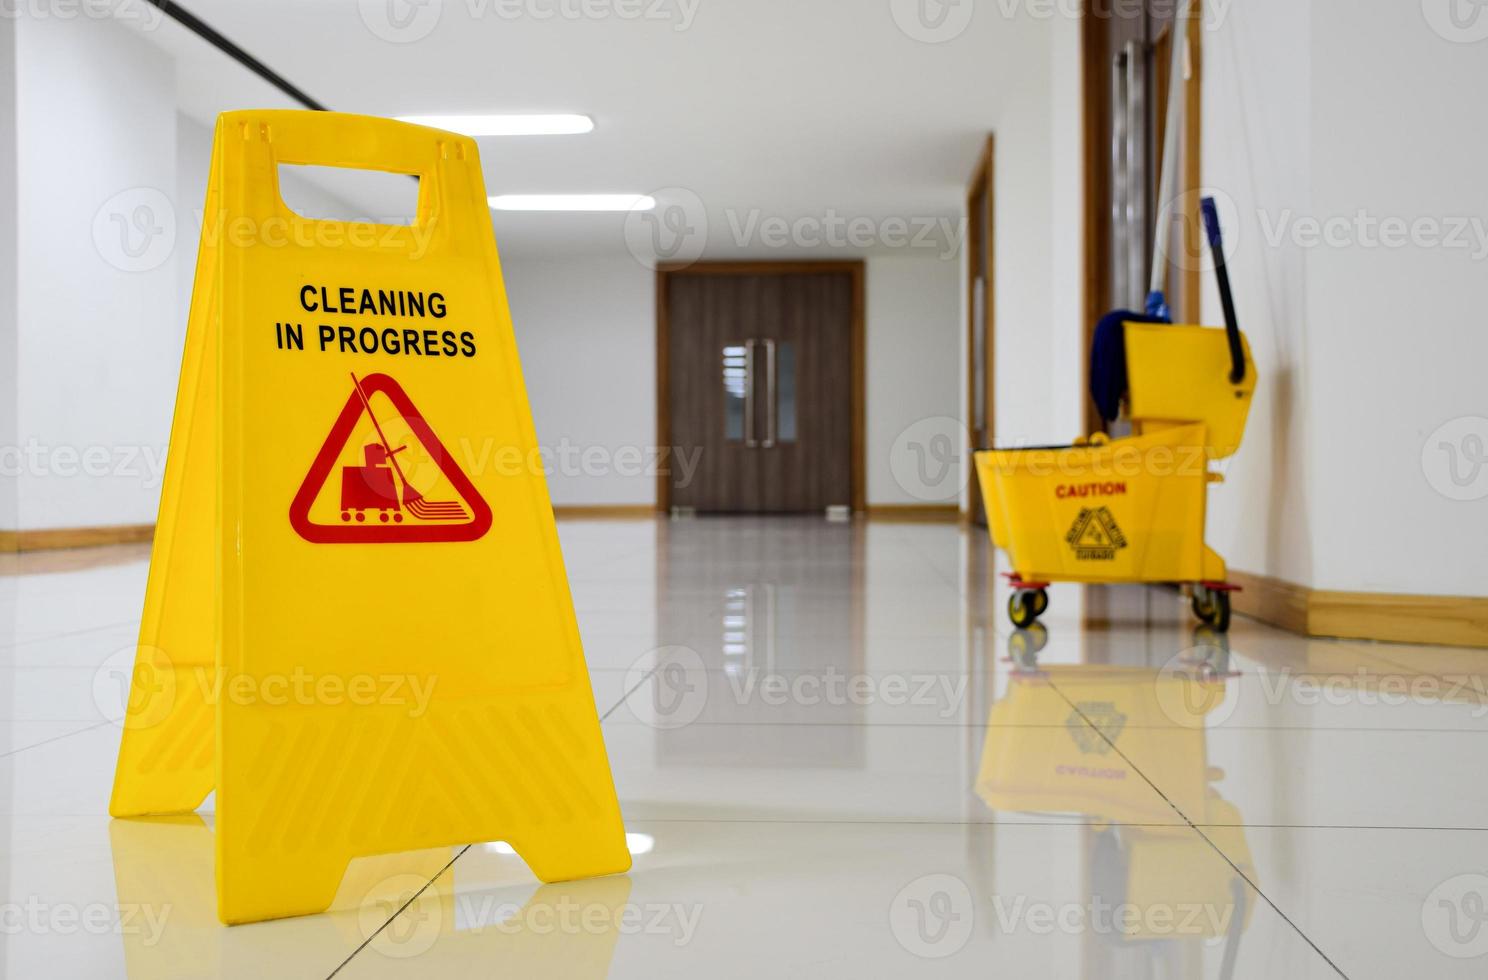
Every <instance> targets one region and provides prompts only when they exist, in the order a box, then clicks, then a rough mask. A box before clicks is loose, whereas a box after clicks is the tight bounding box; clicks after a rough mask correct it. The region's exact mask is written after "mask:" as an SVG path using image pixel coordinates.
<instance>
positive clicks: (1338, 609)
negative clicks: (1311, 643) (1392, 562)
mask: <svg viewBox="0 0 1488 980" xmlns="http://www.w3.org/2000/svg"><path fill="white" fill-rule="evenodd" d="M1229 578H1230V581H1232V582H1234V583H1235V584H1236V585H1239V586H1241V587H1242V588H1243V589H1244V591H1241V592H1236V593H1234V595H1233V597H1232V598H1231V602H1233V603H1234V607H1235V611H1236V612H1241V613H1244V614H1246V615H1247V616H1253V617H1255V618H1256V619H1259V620H1261V621H1262V622H1266V623H1271V624H1272V625H1274V626H1280V627H1281V628H1282V629H1287V630H1291V631H1293V632H1295V633H1301V634H1303V635H1305V636H1328V637H1337V638H1340V639H1348V640H1380V641H1385V642H1390V643H1427V644H1438V645H1443V646H1469V647H1488V598H1485V597H1478V596H1432V595H1394V594H1389V593H1383V592H1337V591H1332V590H1327V589H1312V588H1309V587H1307V586H1305V585H1297V584H1295V583H1293V582H1287V581H1284V580H1282V579H1278V578H1272V577H1270V576H1267V575H1252V574H1250V573H1248V572H1237V571H1233V570H1232V571H1231V572H1230V575H1229Z"/></svg>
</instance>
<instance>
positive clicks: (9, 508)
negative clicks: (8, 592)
mask: <svg viewBox="0 0 1488 980" xmlns="http://www.w3.org/2000/svg"><path fill="white" fill-rule="evenodd" d="M15 25H16V19H15V18H13V17H6V18H0V65H14V64H15V48H16V38H15V36H16V26H15ZM15 112H16V77H15V72H14V71H6V72H0V446H15V445H16V410H17V407H18V400H17V398H16V395H15V392H16V383H17V381H18V373H17V372H18V370H19V366H20V365H19V354H20V350H19V338H18V334H17V322H16V315H17V312H18V310H17V298H16V242H17V229H16V223H17V214H16V212H17V209H18V207H19V205H20V196H19V187H18V186H17V183H16V155H17V154H16V143H15ZM19 462H20V461H19V457H11V458H6V459H0V467H3V469H0V530H8V529H14V528H16V527H17V526H18V524H17V513H16V506H17V499H16V491H17V489H18V486H19V472H18V466H19Z"/></svg>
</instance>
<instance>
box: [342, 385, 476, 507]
mask: <svg viewBox="0 0 1488 980" xmlns="http://www.w3.org/2000/svg"><path fill="white" fill-rule="evenodd" d="M351 383H352V386H353V387H355V388H356V393H357V394H358V395H359V396H360V397H361V399H362V407H363V408H365V409H366V410H367V418H369V419H371V420H372V427H373V428H374V429H376V430H377V440H378V441H377V443H373V444H370V445H368V446H366V447H365V449H364V452H365V453H366V456H365V459H366V463H367V465H366V466H347V467H343V468H342V470H341V519H342V520H343V521H346V520H350V519H351V514H353V513H354V514H355V515H356V519H357V520H358V521H360V520H363V518H364V515H363V514H362V512H361V509H365V508H367V507H371V508H373V509H379V510H381V514H380V515H379V517H380V519H381V520H383V521H386V520H387V519H388V513H389V511H391V512H392V518H393V520H394V521H401V520H403V515H402V514H399V513H397V509H398V504H399V499H398V493H397V490H396V488H394V486H393V481H392V474H391V473H389V472H388V467H387V466H384V465H382V464H383V462H384V461H386V462H387V463H391V464H392V472H393V473H396V474H397V476H398V484H399V485H400V486H402V488H403V497H402V505H403V509H404V510H406V511H408V513H410V514H412V515H413V516H414V517H417V518H419V519H420V520H424V521H463V520H465V519H466V518H467V517H468V516H469V515H468V514H466V512H465V508H464V506H463V505H462V504H460V503H459V502H458V501H454V500H425V499H424V495H423V494H421V493H419V492H418V491H417V490H415V489H414V487H413V484H411V483H409V482H408V477H406V476H404V475H403V468H402V467H401V466H399V465H398V453H401V452H402V451H403V450H405V449H407V448H408V447H407V446H399V447H398V448H397V449H394V448H393V447H392V446H391V445H390V444H389V443H388V440H387V436H386V435H384V434H383V431H382V425H381V423H379V422H378V421H377V416H376V415H374V414H373V413H372V402H371V400H370V399H369V398H368V397H367V393H366V392H365V391H363V390H362V383H361V382H360V381H358V380H357V376H356V375H355V374H353V375H352V376H351ZM349 482H350V483H360V484H361V486H359V487H357V488H356V489H354V490H353V492H352V494H353V499H355V500H372V501H374V502H372V503H370V504H359V505H356V506H355V507H349V506H348V504H347V485H348V483H349ZM377 500H381V501H382V502H381V503H377V502H375V501H377ZM358 508H361V509H358Z"/></svg>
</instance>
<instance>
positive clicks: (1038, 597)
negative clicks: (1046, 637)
mask: <svg viewBox="0 0 1488 980" xmlns="http://www.w3.org/2000/svg"><path fill="white" fill-rule="evenodd" d="M1032 597H1033V614H1034V616H1042V615H1043V614H1044V610H1045V609H1048V608H1049V592H1048V590H1047V589H1034V590H1033V593H1032Z"/></svg>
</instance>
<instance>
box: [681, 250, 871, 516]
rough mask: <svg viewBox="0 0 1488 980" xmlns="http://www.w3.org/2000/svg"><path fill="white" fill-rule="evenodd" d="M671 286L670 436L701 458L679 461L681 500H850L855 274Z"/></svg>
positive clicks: (721, 507) (707, 504) (759, 507)
mask: <svg viewBox="0 0 1488 980" xmlns="http://www.w3.org/2000/svg"><path fill="white" fill-rule="evenodd" d="M802 268H809V267H805V266H803V267H802ZM662 284H663V285H662V288H663V289H664V290H665V291H666V295H665V296H662V297H658V300H659V301H660V302H663V303H665V304H666V319H667V336H666V338H665V341H664V342H665V344H666V350H665V352H664V353H665V356H666V365H667V368H666V370H667V376H668V377H667V391H668V415H669V420H670V436H671V440H670V441H671V444H672V446H673V447H675V448H674V452H676V453H677V454H679V455H680V456H681V457H682V458H684V459H689V458H692V457H693V456H694V455H696V458H697V462H696V464H695V466H694V467H692V468H691V469H689V468H687V467H682V466H673V467H672V468H671V469H672V473H671V486H670V503H671V506H672V507H690V508H693V509H694V510H696V511H698V512H699V513H705V512H713V513H793V512H795V513H803V512H811V511H816V512H820V511H823V510H825V509H826V508H827V507H831V506H836V505H843V506H850V505H851V504H852V489H853V488H852V479H853V473H852V430H853V425H852V415H853V399H852V373H853V361H852V343H853V337H852V333H853V317H854V300H855V297H854V292H855V288H856V285H855V278H854V275H853V274H852V273H851V272H846V271H825V272H810V271H792V272H788V273H768V272H763V271H762V272H761V274H758V275H755V274H738V273H727V274H713V273H710V272H696V273H694V272H688V271H679V272H673V273H668V274H667V275H666V276H665V277H664V278H663V280H662Z"/></svg>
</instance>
